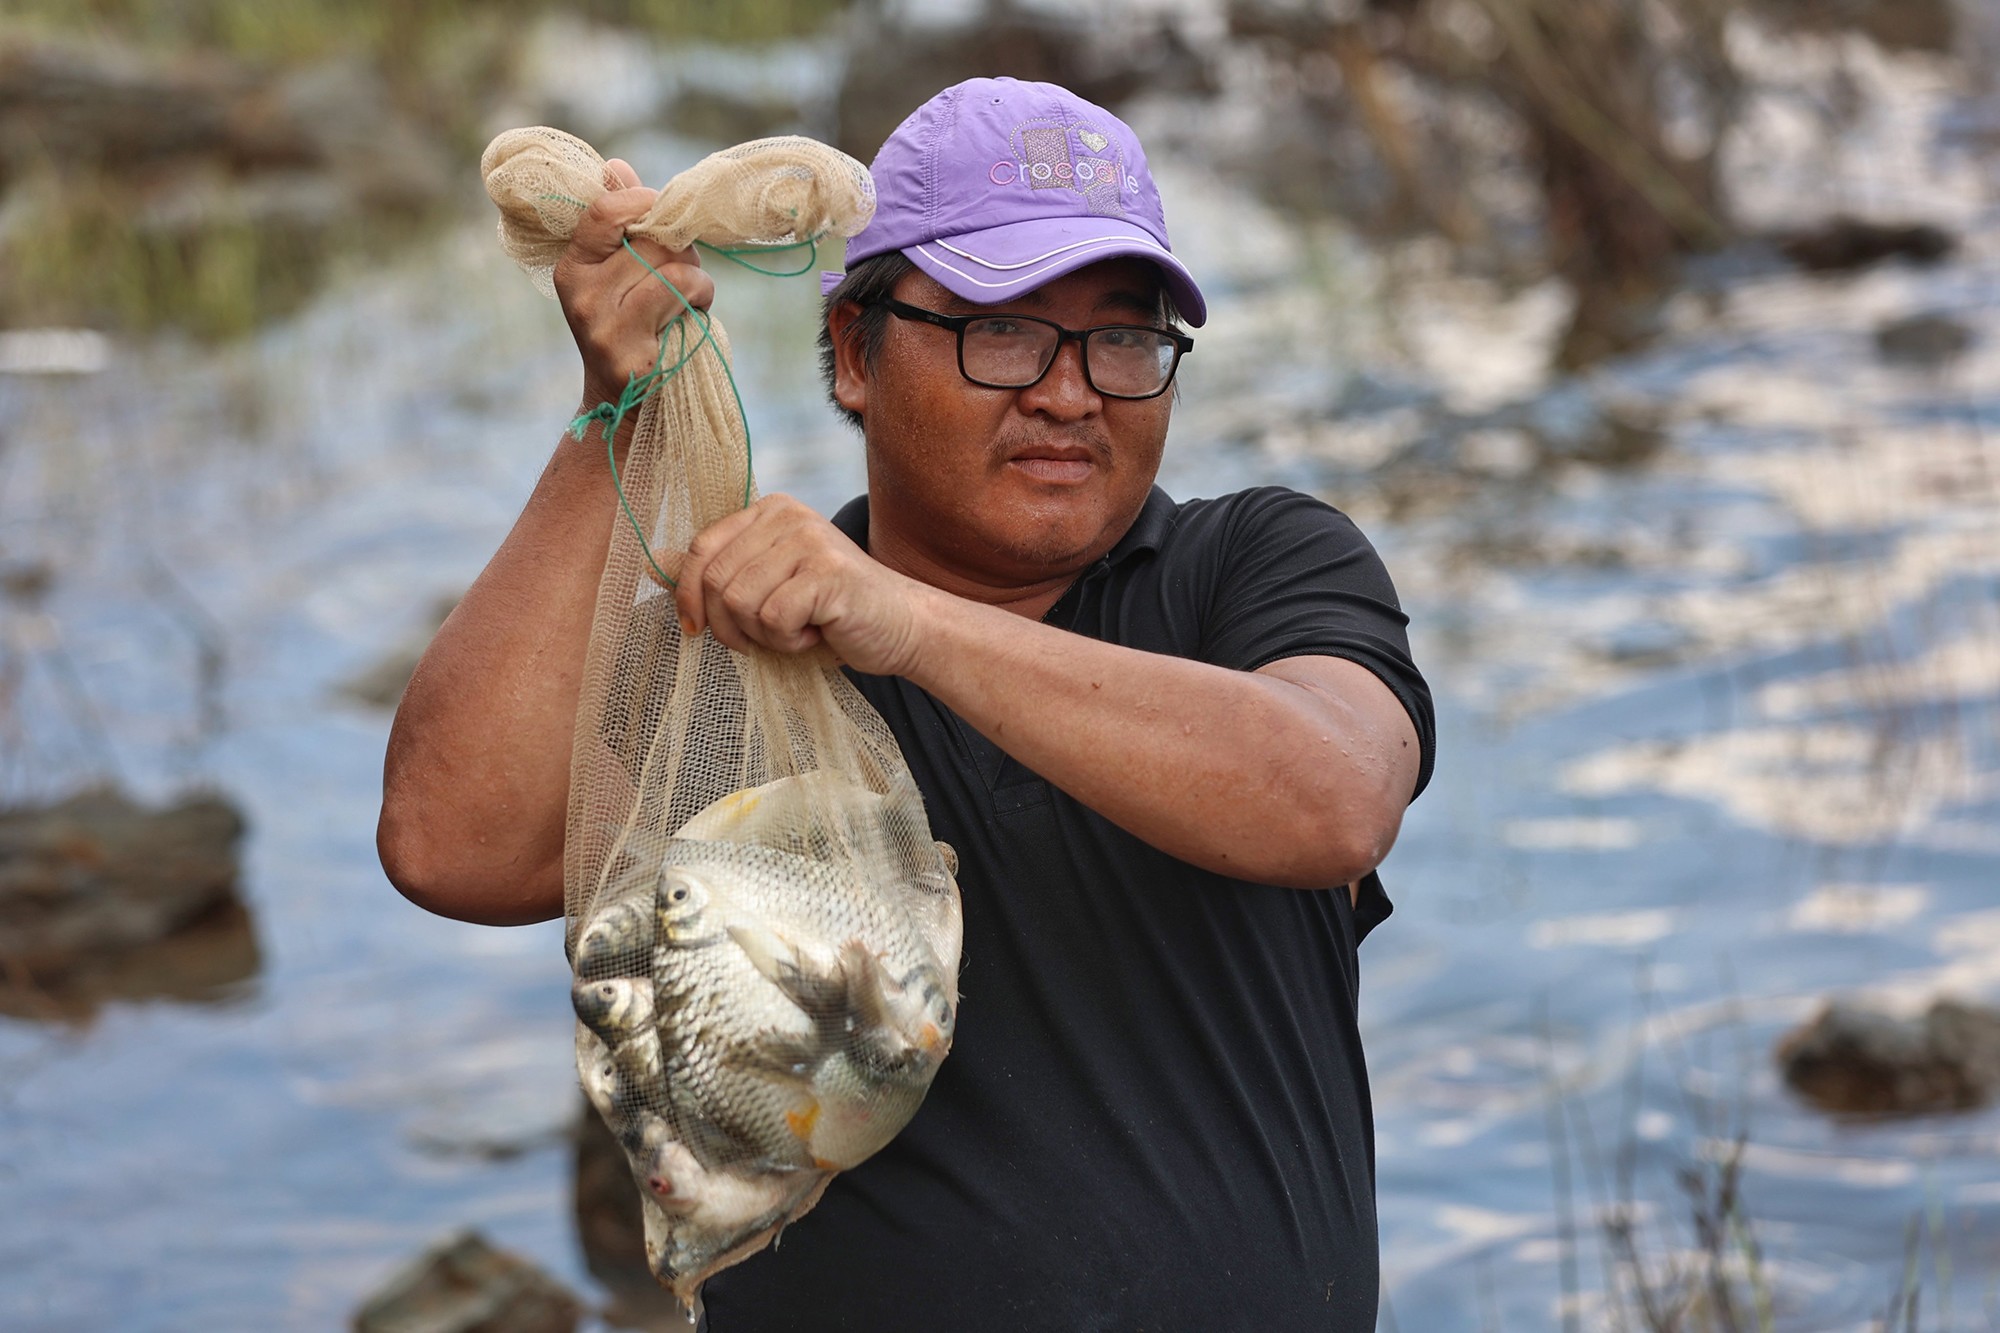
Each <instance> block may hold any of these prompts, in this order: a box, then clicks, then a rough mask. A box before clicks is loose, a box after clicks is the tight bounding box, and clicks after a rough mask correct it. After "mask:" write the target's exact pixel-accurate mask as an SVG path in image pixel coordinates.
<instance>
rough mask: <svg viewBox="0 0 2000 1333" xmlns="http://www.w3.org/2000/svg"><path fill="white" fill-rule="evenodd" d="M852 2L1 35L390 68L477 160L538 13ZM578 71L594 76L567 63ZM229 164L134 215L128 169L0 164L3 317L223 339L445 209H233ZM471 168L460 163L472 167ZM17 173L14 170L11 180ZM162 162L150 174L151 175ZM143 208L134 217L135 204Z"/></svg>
mask: <svg viewBox="0 0 2000 1333" xmlns="http://www.w3.org/2000/svg"><path fill="white" fill-rule="evenodd" d="M844 3H845V0H737V3H733V4H728V5H711V4H705V3H697V2H696V0H584V3H582V4H581V5H580V6H573V5H558V4H556V3H553V2H552V0H490V2H489V3H474V0H435V2H434V3H426V4H423V5H406V4H396V3H388V2H387V0H275V2H274V0H13V3H11V4H10V5H9V6H8V8H7V12H6V14H5V16H4V17H0V52H4V51H5V49H6V48H7V47H8V45H9V44H10V43H15V42H20V41H27V42H30V43H33V42H54V43H62V42H72V43H76V42H81V43H109V44H112V45H115V46H117V47H122V48H126V49H129V50H133V51H137V52H140V53H142V54H143V55H145V56H147V57H150V58H152V59H153V60H156V61H157V62H158V63H159V65H160V67H161V68H162V69H171V68H173V67H174V65H175V64H176V63H177V62H179V61H181V60H183V59H194V58H197V57H202V56H210V57H212V56H221V57H224V58H226V59H227V60H228V61H229V62H231V63H233V64H234V65H236V66H237V67H238V68H239V69H240V70H241V71H243V72H244V73H245V74H247V75H248V76H249V77H250V78H251V79H252V80H253V81H261V80H265V79H277V78H279V77H281V76H282V75H283V74H284V73H285V72H286V71H287V70H289V69H294V68H301V67H305V66H309V65H314V64H319V63H322V62H325V61H328V60H334V59H348V60H358V61H361V62H363V63H364V64H366V65H368V66H369V67H371V68H373V69H374V70H376V71H379V73H380V74H381V76H382V81H383V84H384V85H386V88H387V96H388V98H389V99H390V101H391V102H392V103H393V105H394V107H395V111H396V115H397V117H398V119H399V120H400V121H401V122H403V123H406V124H409V125H414V126H421V127H423V129H424V131H425V132H427V133H428V134H430V135H432V136H434V137H435V138H436V139H437V140H438V141H439V142H440V143H441V144H442V145H443V147H444V149H445V151H446V152H447V153H448V154H449V155H450V156H451V157H452V158H453V159H454V160H458V161H464V162H466V163H468V164H469V163H471V162H472V161H474V160H476V158H477V154H478V152H479V150H480V148H481V147H482V146H483V144H484V141H485V140H484V136H485V134H486V133H487V132H488V131H490V129H491V126H490V124H488V123H487V112H488V109H489V107H490V106H491V105H492V103H493V101H494V100H495V98H496V96H497V95H499V94H500V93H501V92H502V91H504V89H506V88H507V87H508V85H509V75H510V72H511V69H512V66H513V64H514V61H515V59H516V57H517V55H518V51H519V48H520V45H521V39H522V37H523V36H524V34H526V33H527V32H528V31H529V30H530V29H531V27H532V26H533V25H534V24H535V23H536V22H537V21H538V20H539V19H540V18H541V17H542V16H544V15H545V14H556V13H562V14H581V15H582V16H584V17H586V18H590V19H593V20H596V21H599V22H603V23H606V24H609V25H614V26H622V27H625V28H628V29H631V30H633V31H634V32H635V33H642V34H647V35H649V38H652V39H671V38H672V37H676V36H678V37H684V38H686V39H688V40H699V41H721V42H735V43H754V42H764V41H772V40H777V39H782V38H786V37H794V36H798V35H801V34H804V33H808V32H811V31H815V30H817V29H818V28H820V27H822V26H823V25H824V24H826V23H827V22H828V21H829V20H830V19H831V18H832V17H833V16H834V15H835V14H836V13H838V12H839V11H840V10H841V9H842V8H843V7H844ZM577 77H578V78H579V79H587V78H589V77H591V72H590V71H589V70H579V71H577ZM232 170H233V169H232V168H230V167H229V166H228V164H226V163H224V162H221V161H219V160H218V161H210V160H207V159H203V160H201V161H199V162H190V163H188V164H186V165H185V166H182V167H177V168H173V169H172V179H173V181H174V183H175V184H176V185H179V184H184V183H188V182H194V183H196V184H201V183H203V182H201V181H200V179H199V177H200V173H203V172H207V173H209V174H210V176H212V177H213V178H214V179H213V180H210V181H208V182H206V183H207V184H211V185H214V186H215V187H216V189H215V190H214V191H212V195H211V197H212V199H213V203H212V206H211V210H210V214H209V215H208V216H204V217H201V218H198V219H195V220H192V221H189V222H186V223H182V224H178V225H174V226H166V225H161V224H158V223H157V222H153V221H149V220H148V219H147V218H146V217H145V214H144V208H143V204H135V202H134V201H135V199H140V200H143V198H144V197H145V192H144V186H145V184H146V182H144V181H141V180H139V179H136V178H135V177H133V176H132V175H131V174H130V173H129V172H126V173H121V172H118V171H116V170H112V169H99V168H95V167H93V166H91V165H89V164H81V163H75V162H58V161H53V160H43V161H40V162H31V163H27V164H25V165H24V164H23V163H22V162H21V161H20V160H19V158H18V157H17V158H16V159H15V161H13V162H12V163H0V205H4V208H0V272H5V273H6V274H7V275H8V280H7V281H6V282H5V283H0V327H5V326H17V327H18V326H37V325H41V326H47V325H83V326H88V327H94V328H110V329H120V330H134V331H150V330H155V329H160V328H175V329H179V330H182V331H185V332H188V333H192V334H194V335H196V336H198V337H203V338H229V337H234V336H237V335H240V334H243V333H246V332H249V331H250V330H252V329H255V328H256V327H258V326H259V325H261V324H263V323H264V322H266V321H268V320H270V319H272V318H276V317H281V316H283V315H285V314H288V313H290V312H292V311H294V310H296V309H298V308H299V307H300V306H301V305H303V304H304V302H305V301H306V300H307V299H308V298H309V297H310V296H311V295H312V293H313V292H314V291H315V290H316V289H317V287H318V286H319V284H320V282H321V280H322V279H323V277H324V276H325V274H326V272H327V271H328V269H329V267H330V266H331V264H332V263H333V262H334V261H335V260H336V259H337V258H338V257H340V256H342V255H351V254H360V253H383V252H386V251H387V250H388V249H389V248H391V247H393V246H395V245H398V244H400V243H401V242H403V241H405V240H407V239H409V238H410V237H411V236H412V235H414V234H416V233H417V232H418V231H420V230H421V228H422V225H423V224H424V223H425V222H426V221H428V220H430V219H431V218H434V217H436V216H438V215H439V214H441V213H442V212H443V211H444V206H443V205H441V204H439V205H432V206H431V207H430V208H429V209H428V210H427V213H426V212H425V211H423V210H420V211H419V212H418V213H417V214H415V215H413V216H403V217H388V218H383V217H378V216H376V214H375V212H374V211H372V210H371V211H367V212H364V211H362V210H359V209H355V210H344V211H343V212H342V213H341V214H340V215H337V216H331V217H327V218H325V219H312V218H287V219H283V220H272V219H260V218H256V217H252V216H248V215H245V214H244V212H243V211H242V209H241V208H239V207H237V206H236V205H234V204H232V202H231V200H232V199H233V198H239V197H240V196H238V195H235V194H233V193H232V188H233V186H234V185H235V184H236V183H237V182H235V181H234V180H232V178H231V176H230V172H231V171H232ZM467 170H468V174H469V172H470V167H469V165H468V168H467ZM9 171H11V173H12V174H11V176H10V175H9ZM156 172H157V169H156ZM135 214H136V216H135Z"/></svg>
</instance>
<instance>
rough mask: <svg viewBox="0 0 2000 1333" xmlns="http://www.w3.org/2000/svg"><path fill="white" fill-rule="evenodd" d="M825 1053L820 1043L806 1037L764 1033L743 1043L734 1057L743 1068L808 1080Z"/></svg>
mask: <svg viewBox="0 0 2000 1333" xmlns="http://www.w3.org/2000/svg"><path fill="white" fill-rule="evenodd" d="M824 1055H825V1052H824V1051H823V1050H822V1049H821V1048H820V1044H819V1043H818V1042H816V1041H814V1040H812V1039H811V1038H809V1037H803V1036H795V1035H792V1034H789V1033H782V1032H764V1033H759V1034H758V1036H757V1039H756V1040H755V1041H753V1042H748V1043H745V1044H744V1046H743V1047H742V1048H741V1049H740V1050H739V1051H738V1052H736V1053H735V1055H734V1057H733V1058H735V1059H736V1060H738V1061H740V1063H741V1065H742V1067H743V1068H746V1069H758V1070H762V1071H763V1072H764V1073H767V1074H776V1075H777V1076H778V1077H780V1078H786V1079H797V1080H798V1081H800V1082H809V1081H811V1079H812V1076H813V1071H814V1070H816V1069H818V1068H819V1063H820V1060H821V1058H822V1057H823V1056H824Z"/></svg>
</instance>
